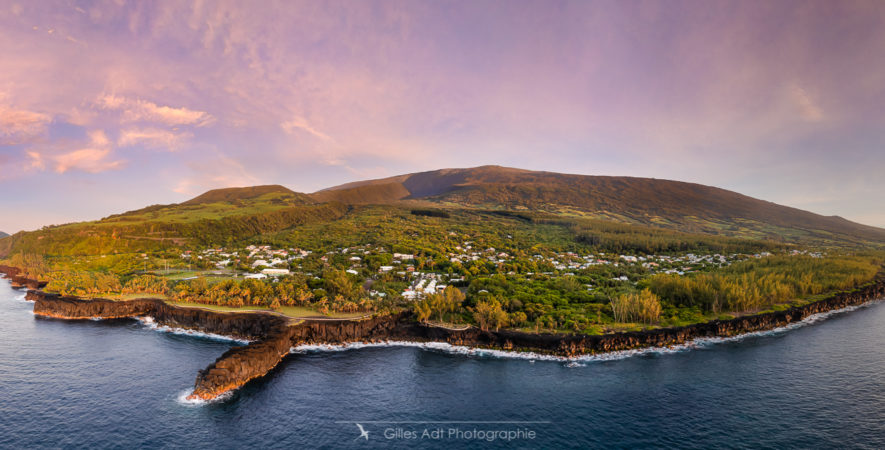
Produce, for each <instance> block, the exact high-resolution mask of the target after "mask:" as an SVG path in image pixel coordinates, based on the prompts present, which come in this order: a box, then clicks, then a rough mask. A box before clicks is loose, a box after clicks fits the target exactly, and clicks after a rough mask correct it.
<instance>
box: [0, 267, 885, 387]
mask: <svg viewBox="0 0 885 450" xmlns="http://www.w3.org/2000/svg"><path fill="white" fill-rule="evenodd" d="M10 269H12V270H10ZM0 273H4V274H6V275H7V277H8V278H10V279H11V280H13V281H15V282H16V283H17V284H18V285H19V286H26V287H28V288H29V289H31V290H30V291H29V292H28V293H27V299H29V300H33V301H34V302H35V304H34V314H35V315H37V316H41V317H49V318H56V319H72V320H77V319H95V318H101V319H119V318H127V317H132V318H135V317H152V318H153V319H154V320H155V321H157V322H158V323H160V324H163V325H168V326H171V327H177V328H184V329H194V330H200V331H203V332H208V333H215V334H222V335H227V336H232V337H237V338H242V339H247V340H250V341H251V342H250V343H249V344H248V345H245V346H237V347H233V348H231V349H230V350H228V351H227V352H225V353H224V354H223V355H221V356H220V357H219V358H218V359H217V360H216V361H215V362H214V363H212V364H211V365H210V366H209V367H207V368H206V369H204V370H202V371H200V373H199V374H198V375H197V379H196V383H195V385H194V391H193V394H191V397H192V398H199V399H204V400H211V399H214V398H216V397H218V396H220V395H222V394H224V393H226V392H229V391H232V390H235V389H237V388H239V387H241V386H242V385H244V384H245V383H247V382H248V381H250V380H252V379H255V378H258V377H261V376H264V375H265V374H266V373H267V372H269V371H270V370H271V369H273V368H274V367H275V366H276V365H277V364H279V363H280V361H282V360H283V358H284V357H285V356H286V355H287V354H289V352H290V350H291V348H292V347H296V346H298V345H302V344H346V343H352V342H384V341H417V342H445V343H449V344H452V345H461V346H469V347H479V348H489V349H500V350H509V351H520V352H523V351H526V352H529V351H530V352H536V353H543V354H552V355H559V356H564V357H570V356H577V355H582V354H594V353H604V352H611V351H618V350H630V349H637V348H644V347H668V346H673V345H679V344H684V343H686V342H688V341H691V340H693V339H697V338H703V337H717V336H735V335H739V334H744V333H748V332H754V331H763V330H770V329H774V328H778V327H783V326H785V325H788V324H790V323H795V322H799V321H801V320H803V319H805V318H806V317H808V316H810V315H813V314H818V313H822V312H827V311H832V310H837V309H843V308H846V307H850V306H857V305H861V304H863V303H866V302H869V301H871V300H875V299H879V298H883V297H885V278H883V277H881V276H880V277H879V278H877V281H876V282H874V283H871V284H868V285H865V286H862V287H859V288H857V289H855V290H852V291H848V292H840V293H836V294H833V295H831V296H829V297H827V298H825V299H823V300H819V301H816V302H812V303H808V304H805V305H802V306H797V307H791V308H788V309H785V310H783V311H775V312H767V313H760V314H755V315H749V316H744V317H739V318H735V319H731V320H714V321H711V322H706V323H699V324H694V325H688V326H684V327H673V328H659V329H653V330H645V331H635V332H626V333H611V334H604V335H581V334H534V333H523V332H517V331H509V330H503V331H485V330H480V329H479V328H475V327H470V328H467V329H463V330H452V329H447V328H440V327H434V326H428V325H423V324H419V323H417V322H416V321H415V320H414V319H413V318H412V316H411V314H410V313H400V314H392V315H377V316H373V317H368V318H363V319H358V320H292V319H288V318H286V317H284V316H281V315H278V314H274V313H269V312H268V313H262V312H221V311H213V310H209V309H203V308H187V307H178V306H173V305H169V304H167V303H165V302H163V301H162V300H158V299H138V300H128V301H113V300H103V299H95V300H81V299H76V298H71V297H62V296H58V295H55V294H50V293H45V292H42V291H40V290H38V289H39V287H41V285H40V283H37V282H36V281H35V280H27V279H22V277H20V276H19V272H18V271H17V269H15V268H8V267H4V266H0ZM16 277H18V278H16Z"/></svg>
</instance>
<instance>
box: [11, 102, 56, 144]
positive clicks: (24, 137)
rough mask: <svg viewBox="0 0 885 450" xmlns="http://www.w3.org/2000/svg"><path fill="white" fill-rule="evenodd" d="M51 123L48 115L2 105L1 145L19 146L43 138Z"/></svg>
mask: <svg viewBox="0 0 885 450" xmlns="http://www.w3.org/2000/svg"><path fill="white" fill-rule="evenodd" d="M51 121H52V119H51V118H50V117H49V116H48V115H46V114H41V113H38V112H34V111H27V110H23V109H13V108H10V107H8V106H3V105H0V145H17V144H21V143H24V142H28V141H30V140H32V139H34V138H37V137H40V136H43V135H45V134H46V129H47V127H48V126H49V123H50V122H51Z"/></svg>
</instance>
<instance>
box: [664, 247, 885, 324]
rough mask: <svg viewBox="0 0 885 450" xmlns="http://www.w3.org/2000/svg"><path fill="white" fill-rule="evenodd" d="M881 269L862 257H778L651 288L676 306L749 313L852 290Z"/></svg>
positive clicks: (678, 278)
mask: <svg viewBox="0 0 885 450" xmlns="http://www.w3.org/2000/svg"><path fill="white" fill-rule="evenodd" d="M877 272H878V266H877V265H876V264H875V262H873V261H871V260H864V259H858V258H838V257H833V258H812V257H806V256H793V257H789V256H779V257H769V258H762V259H759V260H751V261H744V262H740V263H736V264H734V265H732V266H730V267H729V268H727V269H724V270H722V271H719V272H709V273H702V274H697V275H694V276H685V277H681V276H676V275H655V276H653V277H651V278H650V279H649V280H648V287H649V289H650V290H651V292H653V293H654V294H656V295H658V296H659V297H660V298H661V299H663V300H665V301H667V302H669V303H671V304H672V305H674V306H676V307H685V308H692V307H697V308H700V309H701V310H702V311H704V312H713V313H719V312H720V311H751V310H757V309H761V308H766V307H769V306H771V305H773V304H776V303H781V302H785V301H789V300H792V299H795V298H799V297H803V296H808V295H816V294H821V293H824V292H829V291H833V290H842V289H849V288H852V287H854V286H856V285H858V284H861V283H865V282H867V281H870V280H872V279H873V278H874V277H875V275H876V273H877Z"/></svg>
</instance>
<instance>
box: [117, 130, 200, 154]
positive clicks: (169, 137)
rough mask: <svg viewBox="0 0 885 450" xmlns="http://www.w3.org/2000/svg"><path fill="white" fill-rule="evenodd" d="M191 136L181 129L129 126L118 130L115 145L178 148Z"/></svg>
mask: <svg viewBox="0 0 885 450" xmlns="http://www.w3.org/2000/svg"><path fill="white" fill-rule="evenodd" d="M191 137H193V133H190V132H182V131H169V130H161V129H159V128H129V129H125V130H123V131H121V132H120V137H119V138H118V139H117V145H118V146H120V147H132V146H136V145H143V146H145V147H149V148H156V149H165V150H170V151H175V150H178V149H179V148H180V147H181V145H182V144H183V143H184V141H185V140H187V139H189V138H191Z"/></svg>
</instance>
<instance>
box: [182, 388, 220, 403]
mask: <svg viewBox="0 0 885 450" xmlns="http://www.w3.org/2000/svg"><path fill="white" fill-rule="evenodd" d="M193 393H194V390H193V388H191V389H187V390H184V391H181V392H179V393H178V396H176V397H175V402H176V403H178V404H179V405H182V406H188V407H198V406H206V405H210V404H212V403H221V402H224V401H226V400H227V399H229V398H231V396H232V395H233V391H228V392H225V393H224V394H221V395H219V396H218V397H215V398H213V399H212V400H203V399H201V398H188V397H190V395H191V394H193Z"/></svg>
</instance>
